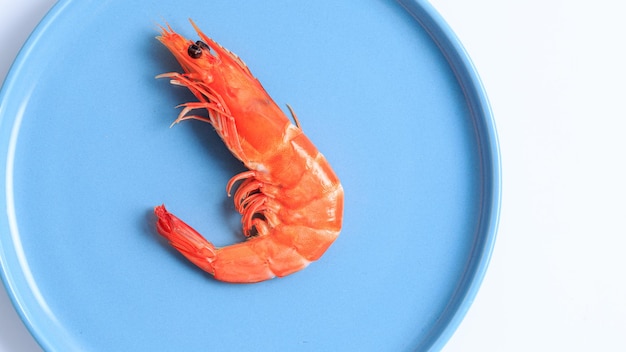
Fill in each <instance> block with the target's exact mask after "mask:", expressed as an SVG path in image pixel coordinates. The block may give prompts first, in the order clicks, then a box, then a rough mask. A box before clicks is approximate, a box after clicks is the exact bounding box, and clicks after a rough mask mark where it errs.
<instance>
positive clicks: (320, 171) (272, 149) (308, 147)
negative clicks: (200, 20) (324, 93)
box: [154, 20, 343, 283]
mask: <svg viewBox="0 0 626 352" xmlns="http://www.w3.org/2000/svg"><path fill="white" fill-rule="evenodd" d="M190 22H191V24H192V25H193V27H194V29H195V30H196V32H197V33H198V35H199V37H200V39H201V40H198V41H196V42H193V41H191V40H189V39H185V38H184V37H182V36H181V35H179V34H177V33H176V32H174V31H173V30H172V28H171V27H170V26H167V28H163V27H161V35H160V36H159V37H157V39H158V40H159V41H161V42H162V43H163V44H164V45H165V46H166V47H167V48H168V49H169V51H170V52H171V53H172V54H173V55H174V57H175V58H176V59H177V60H178V62H179V64H180V65H181V66H182V68H183V70H184V73H177V72H170V73H164V74H161V75H158V76H157V78H161V77H165V78H169V79H170V82H171V83H172V84H175V85H180V86H184V87H186V88H188V89H189V90H190V91H191V92H192V93H193V94H194V95H195V97H196V98H197V99H198V101H197V102H188V103H185V104H182V105H180V107H183V109H182V111H181V112H180V114H179V115H178V118H177V119H176V120H175V121H174V123H173V124H176V123H178V122H180V121H183V120H187V119H197V120H202V121H205V122H208V123H210V124H211V125H213V127H214V129H215V130H216V132H217V133H218V135H219V136H220V137H221V138H222V140H223V141H224V143H225V144H226V146H227V147H228V149H229V150H230V151H231V152H232V154H233V155H234V156H235V157H236V158H238V159H239V160H241V161H242V162H243V163H244V165H245V166H246V167H247V168H248V169H249V170H248V171H245V172H242V173H240V174H238V175H235V176H234V177H233V178H231V180H230V181H229V182H228V184H227V185H226V192H227V193H228V196H230V195H231V191H232V190H233V189H234V188H235V184H237V183H239V186H238V187H237V188H236V191H235V193H234V203H235V208H236V209H237V211H239V213H241V215H242V219H241V222H242V225H243V233H244V235H245V236H247V239H246V240H245V241H243V242H240V243H236V244H233V245H229V246H225V247H219V248H218V247H215V246H214V245H213V244H212V243H211V242H209V241H207V240H206V239H205V238H204V237H202V236H201V235H200V234H199V233H198V232H196V231H195V230H194V229H193V228H191V227H190V226H189V225H187V224H185V223H184V222H183V221H182V220H180V219H179V218H177V217H176V216H174V215H172V214H171V213H169V212H168V211H167V210H166V209H165V207H164V206H163V205H161V206H158V207H156V208H155V210H154V212H155V214H156V216H157V217H158V220H157V230H158V232H159V233H160V234H161V235H162V236H163V237H165V238H167V239H168V240H169V242H170V244H171V245H172V246H173V247H175V248H176V249H177V250H178V251H179V252H180V253H182V254H183V255H184V256H185V257H186V258H187V259H189V260H190V261H191V262H193V263H194V264H195V265H197V266H198V267H200V268H201V269H203V270H205V271H206V272H208V273H210V274H212V275H213V277H214V278H215V279H217V280H221V281H227V282H239V283H252V282H259V281H264V280H268V279H271V278H274V277H276V276H278V277H282V276H285V275H289V274H292V273H294V272H297V271H299V270H301V269H303V268H305V267H306V266H307V265H309V263H310V262H312V261H315V260H317V259H318V258H320V257H321V256H322V254H324V252H325V251H326V250H327V249H328V247H329V246H330V245H331V244H332V243H333V242H334V241H335V239H336V238H337V236H338V235H339V231H340V230H341V224H342V219H343V188H342V186H341V183H340V182H339V179H338V178H337V176H336V175H335V173H334V172H333V170H332V169H331V167H330V166H329V164H328V162H327V161H326V159H325V158H324V156H323V155H322V154H321V153H320V152H319V151H318V150H317V149H316V148H315V146H314V145H313V144H312V143H311V141H310V140H309V139H308V138H307V137H306V136H305V135H304V133H303V132H302V130H301V129H300V127H299V124H298V120H297V118H296V116H295V114H294V113H293V110H291V107H289V106H288V107H289V110H290V112H291V114H292V115H293V117H294V121H295V124H293V123H291V121H290V119H289V118H288V117H287V116H286V115H285V113H284V112H283V111H282V110H281V109H280V108H279V107H278V106H277V105H276V103H275V102H274V101H273V100H272V99H271V98H270V96H269V95H268V94H267V92H266V91H265V89H264V88H263V87H262V86H261V83H260V82H259V81H258V80H257V79H256V78H255V77H254V76H253V75H252V73H251V72H250V70H249V69H248V67H247V66H246V65H245V64H244V63H243V61H242V60H241V59H240V58H239V57H237V56H236V55H235V54H233V53H231V52H230V51H228V50H227V49H225V48H223V47H222V46H220V45H219V44H217V43H216V42H215V41H213V40H212V39H210V38H209V37H207V36H206V35H205V34H204V33H202V31H200V29H199V28H198V27H197V26H196V25H195V23H194V22H193V21H191V20H190ZM194 110H206V111H207V112H208V116H200V115H195V114H193V111H194ZM173 124H172V125H173Z"/></svg>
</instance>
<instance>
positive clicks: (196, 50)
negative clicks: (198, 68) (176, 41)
mask: <svg viewBox="0 0 626 352" xmlns="http://www.w3.org/2000/svg"><path fill="white" fill-rule="evenodd" d="M187 54H188V55H189V57H191V58H192V59H197V58H199V57H200V56H202V48H201V47H200V46H198V45H197V44H191V45H189V48H188V49H187Z"/></svg>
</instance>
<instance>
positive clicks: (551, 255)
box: [0, 0, 626, 352]
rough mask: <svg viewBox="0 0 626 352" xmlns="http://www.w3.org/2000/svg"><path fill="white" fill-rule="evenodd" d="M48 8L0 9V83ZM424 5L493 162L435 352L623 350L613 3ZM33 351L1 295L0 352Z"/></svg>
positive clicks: (620, 132)
mask: <svg viewBox="0 0 626 352" xmlns="http://www.w3.org/2000/svg"><path fill="white" fill-rule="evenodd" d="M53 2H54V1H53V0H20V1H17V0H0V80H3V79H4V77H5V75H6V73H7V71H8V69H9V66H10V64H11V62H12V61H13V59H14V58H15V55H16V54H17V52H18V50H19V48H20V47H21V45H22V44H23V43H24V41H25V40H26V38H27V36H28V34H29V33H30V32H31V31H32V29H33V28H34V27H35V25H36V24H37V22H38V21H39V20H40V19H41V18H42V17H43V15H44V14H45V12H46V11H47V10H48V9H49V8H50V7H51V5H52V4H53ZM431 2H432V4H433V5H434V6H435V7H436V8H437V9H438V10H439V11H440V13H441V14H442V16H443V17H444V18H445V19H446V20H447V21H448V23H449V24H450V26H451V27H452V28H453V30H454V31H455V32H456V33H457V35H458V36H459V38H460V39H461V41H462V42H463V44H464V45H465V47H466V49H467V51H468V53H469V54H470V56H471V57H472V60H473V61H474V64H475V66H476V68H477V69H478V72H479V74H480V76H481V77H482V80H483V83H484V85H485V88H486V90H487V93H488V95H489V98H490V100H491V104H492V108H493V112H494V115H495V118H496V123H497V127H498V132H499V137H500V145H501V152H502V164H503V199H502V200H503V203H502V217H501V222H500V230H499V233H498V239H497V242H496V247H495V251H494V254H493V259H492V262H491V265H490V267H489V270H488V272H487V275H486V277H485V280H484V283H483V286H482V288H481V290H480V292H479V293H478V296H477V297H476V300H475V303H474V305H473V306H472V307H471V308H470V310H469V312H468V314H467V316H466V318H465V320H464V321H463V322H462V323H461V325H460V327H459V329H458V330H457V332H456V333H455V335H454V336H453V337H452V339H451V340H450V342H449V343H448V345H447V346H446V348H445V349H444V351H447V352H456V351H626V275H625V271H626V253H625V252H626V241H625V239H624V238H625V237H626V222H625V218H626V214H625V213H626V203H625V199H626V186H625V182H626V158H625V153H626V138H625V136H624V135H625V134H626V124H624V120H625V119H626V104H625V103H624V102H625V101H626V98H625V96H626V68H625V67H626V66H625V64H626V38H625V36H626V20H625V19H624V13H625V12H624V10H623V7H622V5H619V4H620V2H618V1H610V0H598V1H593V2H590V1H582V0H570V1H565V0H544V1H539V0H524V1H519V0H518V1H506V0H473V1H468V0H432V1H431ZM618 5H619V6H618ZM381 69H384V68H381ZM38 350H39V347H38V346H37V344H36V343H35V342H34V340H33V339H32V337H30V335H29V333H28V331H27V330H26V328H25V327H24V325H23V324H22V322H21V321H20V319H19V317H18V316H17V314H16V313H15V310H14V309H13V307H12V305H11V303H10V300H9V298H8V296H7V294H6V292H5V291H4V290H3V289H1V288H0V352H2V351H38Z"/></svg>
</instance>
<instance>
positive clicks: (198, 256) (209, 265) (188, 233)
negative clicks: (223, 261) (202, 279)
mask: <svg viewBox="0 0 626 352" xmlns="http://www.w3.org/2000/svg"><path fill="white" fill-rule="evenodd" d="M154 214H155V215H156V216H157V218H158V220H157V231H158V232H159V234H160V235H161V236H163V237H165V238H166V239H167V240H168V241H169V242H170V244H171V245H172V246H173V247H174V248H176V249H177V250H178V251H179V252H180V253H181V254H182V255H184V256H185V257H186V258H187V259H189V261H191V262H192V263H194V264H195V265H197V266H199V267H200V268H202V269H203V270H205V271H206V272H208V273H210V274H214V273H215V269H214V267H213V260H214V258H215V255H216V248H215V246H214V245H213V244H212V243H211V242H209V241H207V240H206V239H205V238H204V237H202V235H200V234H199V233H198V232H197V231H196V230H194V229H193V228H192V227H191V226H189V225H187V224H186V223H185V222H184V221H182V220H180V219H179V218H178V217H176V216H175V215H173V214H172V213H170V212H168V211H167V209H165V206H164V205H160V206H157V207H155V208H154Z"/></svg>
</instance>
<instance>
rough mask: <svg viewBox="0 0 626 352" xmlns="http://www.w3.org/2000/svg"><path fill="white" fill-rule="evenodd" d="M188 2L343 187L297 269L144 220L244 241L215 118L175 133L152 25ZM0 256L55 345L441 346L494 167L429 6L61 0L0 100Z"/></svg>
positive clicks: (476, 104) (32, 323)
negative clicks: (281, 273) (339, 217)
mask: <svg viewBox="0 0 626 352" xmlns="http://www.w3.org/2000/svg"><path fill="white" fill-rule="evenodd" d="M189 17H192V18H193V19H194V20H195V21H196V23H198V25H199V26H200V28H202V29H203V30H204V31H205V32H206V33H207V34H208V35H209V36H212V37H213V38H214V39H216V40H217V41H218V42H220V43H222V44H223V45H224V46H226V47H227V48H229V49H231V50H232V51H233V52H235V53H237V54H238V55H239V56H240V57H242V58H243V59H244V61H246V63H247V64H248V65H249V66H250V68H251V70H252V72H253V73H254V74H255V75H256V76H257V77H258V78H259V79H260V81H261V82H262V83H263V84H264V86H265V87H266V89H267V90H268V91H269V93H270V95H272V96H273V98H274V99H275V100H276V102H277V103H278V104H279V105H282V106H284V104H285V103H289V104H290V105H291V106H292V107H293V108H294V109H295V111H296V113H297V114H298V117H299V119H300V122H301V125H302V128H303V129H304V131H305V133H307V135H308V136H309V137H310V138H311V140H312V141H313V142H314V143H315V144H316V145H317V147H318V148H319V149H320V150H321V151H322V152H323V153H324V154H325V155H326V157H327V159H328V160H329V161H330V163H331V165H332V166H333V168H334V169H335V171H336V172H337V174H338V175H339V177H340V179H341V180H342V183H343V186H344V189H345V217H344V227H343V230H342V233H341V235H340V237H339V239H338V240H337V241H336V242H335V244H334V245H333V246H332V247H331V248H330V249H329V250H328V252H327V253H326V254H325V255H324V256H323V257H322V258H321V260H319V261H317V262H315V263H313V264H312V265H311V266H309V268H307V269H306V270H304V271H302V272H299V273H296V274H294V275H292V276H289V277H287V278H283V279H275V280H271V281H268V282H263V283H259V284H254V285H233V284H224V283H220V282H216V281H215V280H213V279H212V278H211V277H210V276H209V275H207V274H205V273H203V272H202V271H200V270H198V269H196V268H195V267H194V266H193V265H191V264H189V263H188V262H187V261H186V260H184V259H183V258H182V257H181V256H180V255H178V254H177V253H176V252H175V251H174V250H172V249H171V248H170V247H169V246H168V245H167V244H166V243H165V241H163V240H162V239H161V238H160V237H159V236H158V235H157V234H156V232H155V229H154V220H155V219H154V217H153V215H152V208H153V207H154V206H155V205H159V204H161V203H165V204H166V205H167V206H168V208H169V209H170V210H171V211H172V212H173V213H175V214H177V215H178V216H180V217H181V218H182V219H184V220H185V221H187V222H188V223H189V224H191V225H192V226H194V227H196V228H197V229H198V230H199V231H200V232H201V233H202V234H204V235H205V236H206V237H207V238H209V239H210V240H213V241H214V242H215V243H216V244H217V245H226V244H229V243H233V242H236V241H240V240H241V237H240V235H239V231H240V229H239V226H240V225H239V217H238V214H236V212H235V211H234V210H233V207H232V204H231V199H228V198H226V194H225V184H226V182H227V180H228V179H229V178H230V177H231V176H232V175H234V174H235V173H237V172H240V171H241V170H242V166H241V164H240V163H239V162H238V161H237V160H235V159H234V158H233V157H232V156H231V155H230V153H229V152H228V151H227V150H226V148H225V147H224V146H223V144H222V142H221V141H220V140H219V138H218V137H217V136H216V134H215V132H214V131H213V129H212V127H211V126H209V125H208V124H205V123H202V122H197V121H189V122H185V123H182V124H179V125H176V126H175V127H173V128H169V125H170V123H171V122H172V121H173V119H174V118H175V117H176V115H177V113H178V110H176V109H174V106H176V105H177V104H179V103H183V102H185V101H187V100H189V99H190V95H189V93H188V92H187V91H186V90H185V89H182V88H178V87H172V86H170V85H169V83H168V82H167V80H155V79H154V76H155V75H157V74H159V73H162V72H168V71H176V70H179V68H178V65H177V64H176V62H175V61H174V59H173V58H172V57H171V55H170V54H169V53H168V52H167V50H166V49H165V48H164V47H163V46H162V45H161V44H160V43H158V42H157V40H155V39H154V37H155V36H156V35H157V29H158V24H163V23H165V22H167V23H169V24H170V25H171V26H172V27H173V28H174V29H175V30H177V31H178V32H180V33H182V34H185V35H187V36H190V37H195V34H194V32H193V30H192V28H191V26H190V25H189V23H188V22H187V19H188V18H189ZM0 104H1V105H0V158H1V160H0V165H2V166H3V167H4V169H5V171H4V172H2V173H0V183H1V184H3V185H4V187H3V188H2V191H1V193H2V201H1V202H0V208H1V209H0V213H2V214H3V215H2V216H1V217H0V259H1V263H2V278H3V280H4V283H5V285H6V287H7V290H8V291H9V294H10V296H11V298H12V300H13V302H14V304H15V306H16V307H17V310H18V311H19V313H20V314H21V317H22V318H23V320H24V321H25V322H26V325H27V326H28V328H29V329H30V331H31V332H32V334H33V335H34V336H35V338H36V339H37V341H38V342H39V343H40V344H41V346H43V347H44V348H45V349H46V350H58V351H69V350H82V351H85V350H93V351H95V350H100V351H123V350H128V351H137V350H146V351H159V350H170V351H171V350H176V351H199V350H215V351H226V350H230V351H246V350H255V351H280V350H288V351H340V350H353V351H384V350H389V351H398V350H411V349H417V350H426V349H430V348H433V349H438V348H441V347H442V346H443V344H444V343H445V342H446V341H447V339H448V338H449V337H450V335H451V334H452V332H453V331H454V329H455V328H456V326H457V325H458V324H459V322H460V320H461V319H462V317H463V315H464V314H465V312H466V310H467V309H468V307H469V305H470V304H471V301H472V299H473V297H474V295H475V294H476V291H477V290H478V287H479V285H480V281H481V279H482V277H483V275H484V272H485V270H486V267H487V264H488V261H489V257H490V253H491V250H492V247H493V243H494V239H495V232H496V225H497V220H498V213H499V206H500V164H499V154H498V145H497V139H496V133H495V128H494V124H493V120H492V115H491V112H490V109H489V106H488V103H487V99H486V97H485V93H484V91H483V89H482V87H481V84H480V82H479V80H478V78H477V75H476V73H475V71H474V69H473V67H472V65H471V63H470V61H469V59H468V57H467V55H466V54H465V52H464V51H463V49H462V47H461V45H460V44H459V42H458V41H457V39H456V38H455V37H454V35H453V34H452V32H451V31H450V29H449V28H448V27H447V26H446V25H445V23H444V22H443V20H442V19H441V18H440V17H439V16H438V15H437V14H436V13H435V11H434V10H433V8H432V7H431V6H430V5H429V4H428V3H427V2H425V1H414V0H413V1H411V0H407V1H401V2H392V1H366V2H364V1H356V0H353V1H342V2H337V1H331V0H324V1H315V2H306V3H305V2H294V1H286V0H282V1H264V2H250V1H210V2H208V1H205V0H187V1H164V0H159V1H152V0H151V1H146V0H141V1H121V0H111V1H78V0H61V1H59V3H57V4H56V5H55V7H54V8H53V9H52V10H51V12H50V13H49V14H48V15H47V16H46V18H45V19H44V20H43V21H42V22H41V24H40V25H39V27H38V28H37V29H36V30H35V32H34V33H33V34H32V36H31V37H30V39H29V40H28V42H27V44H26V45H25V46H24V48H23V50H22V51H21V53H20V55H19V57H18V59H17V60H16V62H15V64H14V65H13V67H12V69H11V71H10V73H9V76H8V77H7V79H6V81H5V83H4V86H3V88H2V92H1V95H0Z"/></svg>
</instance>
